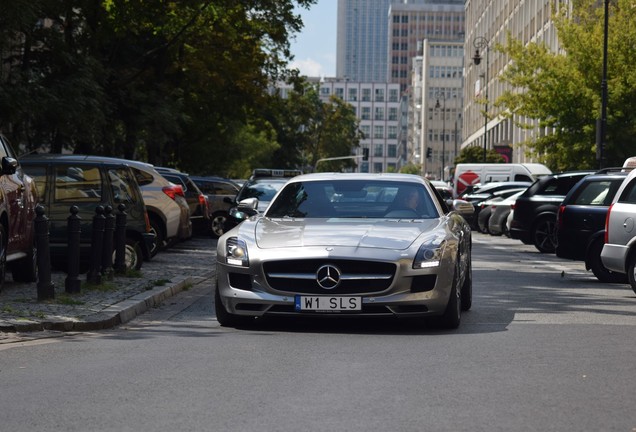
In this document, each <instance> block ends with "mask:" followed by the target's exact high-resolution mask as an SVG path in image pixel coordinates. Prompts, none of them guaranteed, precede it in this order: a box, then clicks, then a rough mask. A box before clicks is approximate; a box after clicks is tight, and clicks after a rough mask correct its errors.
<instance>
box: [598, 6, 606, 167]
mask: <svg viewBox="0 0 636 432" xmlns="http://www.w3.org/2000/svg"><path fill="white" fill-rule="evenodd" d="M608 16H609V0H605V19H604V22H603V78H602V79H601V118H600V119H599V121H598V122H597V126H596V159H597V160H598V166H599V168H603V158H604V157H605V133H606V129H607V36H608V33H609V31H608V25H609V18H608Z"/></svg>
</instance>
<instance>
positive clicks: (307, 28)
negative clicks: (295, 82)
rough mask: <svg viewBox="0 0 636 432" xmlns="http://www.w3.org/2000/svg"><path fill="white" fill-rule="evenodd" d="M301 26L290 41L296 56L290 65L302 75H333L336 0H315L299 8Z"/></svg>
mask: <svg viewBox="0 0 636 432" xmlns="http://www.w3.org/2000/svg"><path fill="white" fill-rule="evenodd" d="M298 12H299V13H300V15H301V16H302V19H303V24H304V27H303V29H302V30H301V31H300V33H298V34H297V35H296V38H295V39H292V40H291V41H290V44H291V51H292V54H293V55H294V57H295V59H294V61H293V62H292V63H291V67H293V68H294V67H295V68H298V69H299V70H300V73H301V75H307V76H312V77H317V76H320V77H322V76H327V77H335V76H336V28H337V19H338V1H337V0H318V3H316V4H315V5H312V6H311V8H310V9H309V10H307V9H303V8H299V9H298Z"/></svg>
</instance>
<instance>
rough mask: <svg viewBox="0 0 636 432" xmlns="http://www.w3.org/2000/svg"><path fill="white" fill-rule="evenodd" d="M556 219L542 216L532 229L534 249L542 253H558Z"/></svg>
mask: <svg viewBox="0 0 636 432" xmlns="http://www.w3.org/2000/svg"><path fill="white" fill-rule="evenodd" d="M555 228H556V217H555V216H541V217H540V218H539V220H537V222H536V223H535V224H534V228H533V229H532V241H533V243H534V247H536V248H537V249H538V250H539V252H542V253H554V251H556V245H557V242H556V229H555Z"/></svg>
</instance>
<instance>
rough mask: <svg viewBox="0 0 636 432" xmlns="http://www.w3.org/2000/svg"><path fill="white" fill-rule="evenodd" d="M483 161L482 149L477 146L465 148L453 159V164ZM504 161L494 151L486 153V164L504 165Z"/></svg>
mask: <svg viewBox="0 0 636 432" xmlns="http://www.w3.org/2000/svg"><path fill="white" fill-rule="evenodd" d="M483 161H484V149H483V148H481V147H477V146H471V147H466V148H465V149H462V151H461V152H459V156H457V157H456V158H455V164H459V163H481V162H483ZM505 161H506V160H505V159H504V158H503V156H501V155H500V154H499V153H497V151H496V150H494V149H488V151H487V152H486V163H504V162H505Z"/></svg>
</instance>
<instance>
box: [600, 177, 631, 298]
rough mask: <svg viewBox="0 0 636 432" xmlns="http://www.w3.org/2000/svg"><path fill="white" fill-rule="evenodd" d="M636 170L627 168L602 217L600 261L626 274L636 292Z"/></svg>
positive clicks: (607, 266) (615, 270) (609, 268)
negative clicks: (603, 233)
mask: <svg viewBox="0 0 636 432" xmlns="http://www.w3.org/2000/svg"><path fill="white" fill-rule="evenodd" d="M634 215H636V169H634V170H632V171H630V173H629V174H628V175H627V177H625V179H624V180H623V182H622V183H621V184H620V186H619V188H618V191H617V192H616V194H615V195H614V198H613V199H612V203H611V205H610V207H609V209H608V210H607V216H606V218H605V239H604V240H605V244H604V245H603V249H602V250H601V262H602V263H603V265H604V266H605V268H607V269H608V270H610V271H614V272H618V273H622V274H625V275H627V281H628V282H629V284H630V285H631V287H632V289H633V290H634V292H635V293H636V230H635V229H634V228H635V224H634V219H635V217H634Z"/></svg>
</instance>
